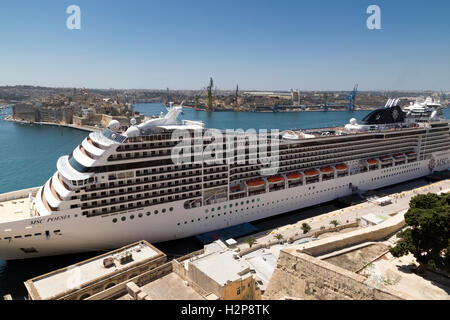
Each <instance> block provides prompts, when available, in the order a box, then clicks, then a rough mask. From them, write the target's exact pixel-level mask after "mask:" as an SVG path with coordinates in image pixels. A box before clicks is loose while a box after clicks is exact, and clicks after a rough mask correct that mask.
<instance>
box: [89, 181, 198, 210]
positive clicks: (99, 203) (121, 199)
mask: <svg viewBox="0 0 450 320" xmlns="http://www.w3.org/2000/svg"><path fill="white" fill-rule="evenodd" d="M183 188H184V189H181V188H175V190H172V189H168V190H167V192H158V191H156V192H152V193H151V194H150V193H149V192H148V193H144V194H142V193H138V194H133V195H128V196H127V197H118V198H117V197H116V198H110V199H104V200H101V201H92V202H90V203H88V202H84V203H83V204H82V208H83V209H89V208H94V207H101V206H105V205H110V204H119V203H123V202H128V201H133V200H140V199H149V200H146V201H145V203H146V204H150V203H158V198H156V197H159V196H163V195H169V194H174V193H187V192H188V191H195V190H199V189H201V186H199V185H188V186H186V187H183ZM170 190H172V191H170ZM169 191H170V192H169ZM190 194H192V192H190V193H189V195H190ZM152 198H155V199H152ZM177 199H180V195H179V194H177V195H175V196H169V197H168V200H169V201H171V200H177ZM181 199H183V198H182V197H181Z"/></svg>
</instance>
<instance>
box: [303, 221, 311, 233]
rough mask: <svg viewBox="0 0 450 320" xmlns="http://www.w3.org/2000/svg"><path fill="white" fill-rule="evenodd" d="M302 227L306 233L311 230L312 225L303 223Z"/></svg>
mask: <svg viewBox="0 0 450 320" xmlns="http://www.w3.org/2000/svg"><path fill="white" fill-rule="evenodd" d="M301 229H302V230H303V234H306V233H308V232H309V231H310V230H311V227H310V225H309V224H307V223H303V224H302V228H301Z"/></svg>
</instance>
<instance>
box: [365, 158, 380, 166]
mask: <svg viewBox="0 0 450 320" xmlns="http://www.w3.org/2000/svg"><path fill="white" fill-rule="evenodd" d="M367 163H368V164H370V165H373V164H377V163H378V160H377V159H369V160H367Z"/></svg>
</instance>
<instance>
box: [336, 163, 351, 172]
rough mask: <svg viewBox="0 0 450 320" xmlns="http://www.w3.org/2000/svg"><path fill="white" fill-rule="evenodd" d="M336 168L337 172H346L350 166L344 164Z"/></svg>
mask: <svg viewBox="0 0 450 320" xmlns="http://www.w3.org/2000/svg"><path fill="white" fill-rule="evenodd" d="M335 167H336V170H337V171H344V170H347V169H348V166H347V165H346V164H343V163H341V164H337V165H335Z"/></svg>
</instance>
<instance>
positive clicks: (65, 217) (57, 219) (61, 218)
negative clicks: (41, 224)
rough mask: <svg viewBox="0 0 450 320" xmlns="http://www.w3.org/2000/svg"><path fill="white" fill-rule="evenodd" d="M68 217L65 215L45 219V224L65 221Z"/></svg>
mask: <svg viewBox="0 0 450 320" xmlns="http://www.w3.org/2000/svg"><path fill="white" fill-rule="evenodd" d="M69 218H70V215H65V216H59V217H51V218H48V219H47V222H53V221H59V220H65V219H69Z"/></svg>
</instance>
